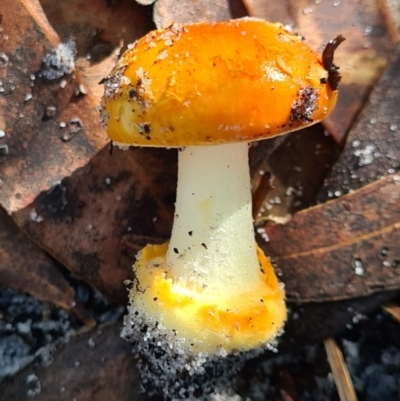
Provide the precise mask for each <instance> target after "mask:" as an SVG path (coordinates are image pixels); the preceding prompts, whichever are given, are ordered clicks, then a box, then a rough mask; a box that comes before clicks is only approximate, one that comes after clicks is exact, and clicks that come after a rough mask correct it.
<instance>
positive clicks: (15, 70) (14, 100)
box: [0, 1, 106, 213]
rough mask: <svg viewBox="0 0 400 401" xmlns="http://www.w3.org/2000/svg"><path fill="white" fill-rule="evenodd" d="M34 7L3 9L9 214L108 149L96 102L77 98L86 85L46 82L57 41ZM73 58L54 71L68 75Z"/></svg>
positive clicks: (0, 119)
mask: <svg viewBox="0 0 400 401" xmlns="http://www.w3.org/2000/svg"><path fill="white" fill-rule="evenodd" d="M25 4H29V5H30V8H26V7H25ZM34 4H35V2H28V1H24V2H21V1H7V2H6V4H5V6H4V7H3V9H2V11H3V15H4V16H3V24H2V28H3V29H2V32H1V33H0V41H1V43H2V50H3V52H4V54H5V55H6V57H7V60H8V61H7V65H5V66H3V68H1V69H0V74H1V81H2V85H1V87H2V92H1V93H0V125H1V129H2V130H3V131H4V133H5V135H4V137H3V138H0V141H1V145H2V146H4V148H3V149H5V150H4V151H3V152H0V178H1V180H2V187H1V191H0V204H1V205H2V206H3V207H4V208H5V209H6V210H7V212H8V213H13V212H16V211H18V210H19V209H21V208H24V207H26V206H27V205H28V204H29V203H30V202H32V200H33V199H34V198H35V197H36V196H37V194H38V193H40V192H41V191H43V190H48V189H49V188H51V187H52V186H53V185H56V184H57V183H58V182H59V181H60V180H61V179H62V178H63V177H65V176H66V175H69V174H71V173H72V172H73V171H75V170H76V169H78V168H79V167H82V166H83V165H85V164H86V163H87V161H88V160H89V159H90V158H91V157H92V156H93V155H94V154H95V153H96V152H97V151H98V150H100V149H101V148H102V147H103V146H104V145H105V144H106V135H105V134H104V132H103V131H102V129H101V127H100V124H99V122H98V113H97V111H96V110H95V104H94V102H93V100H92V98H91V97H90V96H76V95H75V93H76V89H77V88H78V87H79V85H80V84H81V83H82V82H81V81H80V78H79V77H78V75H77V74H76V73H75V74H69V75H68V74H67V75H64V76H63V77H61V78H58V79H54V80H48V79H46V78H44V77H43V76H42V75H43V74H41V69H42V67H43V65H42V60H43V59H44V58H45V56H46V54H49V52H51V51H52V50H53V49H54V43H53V42H54V37H57V35H56V34H55V33H54V31H53V30H52V29H51V27H50V26H47V25H45V27H43V26H42V25H39V24H38V21H39V22H40V23H45V21H44V22H43V18H44V17H43V18H39V17H38V16H41V14H40V12H39V11H38V9H35V10H36V11H35V13H36V14H31V11H32V10H31V6H32V5H34ZM35 16H36V18H34V17H35ZM15 21H18V23H15ZM27 32H29V35H27V34H26V33H27ZM47 32H50V33H49V35H47ZM44 34H46V35H47V36H51V38H52V40H51V41H50V40H48V39H47V36H44ZM64 49H65V47H64ZM63 52H64V53H63ZM70 54H71V53H68V52H65V51H64V50H62V49H59V53H58V56H57V60H53V62H52V63H53V66H52V67H50V68H55V64H56V61H57V62H58V66H57V67H60V69H61V70H62V66H63V63H66V62H68V63H70V62H71V60H66V59H65V57H66V56H69V55H70ZM77 125H78V127H77ZM76 128H79V130H75V129H76ZM70 130H75V131H74V132H75V135H74V136H73V138H72V137H71V140H69V141H68V142H67V141H65V140H64V139H63V138H64V135H65V134H69V133H70Z"/></svg>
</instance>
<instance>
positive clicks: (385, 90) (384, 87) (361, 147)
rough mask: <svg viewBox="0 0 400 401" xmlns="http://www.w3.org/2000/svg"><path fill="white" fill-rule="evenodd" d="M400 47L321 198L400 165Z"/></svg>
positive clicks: (355, 127) (348, 141)
mask: <svg viewBox="0 0 400 401" xmlns="http://www.w3.org/2000/svg"><path fill="white" fill-rule="evenodd" d="M399 70H400V48H398V49H397V51H396V52H395V54H394V55H393V58H392V60H391V61H390V63H389V65H388V67H387V69H386V70H385V72H384V74H383V75H382V78H381V80H380V81H379V82H378V84H377V85H376V87H375V89H374V91H373V92H372V94H371V96H370V98H369V100H368V103H367V104H366V105H365V107H364V109H363V111H362V112H361V114H360V116H359V118H358V120H357V122H356V124H355V125H354V127H353V128H352V130H351V132H350V134H349V137H348V138H347V142H346V147H345V149H344V151H343V152H342V153H341V155H340V157H339V159H338V161H337V163H336V164H335V166H334V168H333V169H332V170H331V171H330V173H329V174H328V177H327V179H326V180H325V185H324V187H323V188H322V190H321V192H320V194H319V200H320V201H324V200H326V199H329V198H332V197H334V196H337V195H336V194H338V195H340V194H342V193H347V192H348V191H350V190H355V189H357V188H360V187H362V186H363V185H366V184H368V183H371V182H373V181H374V180H377V179H379V178H380V177H382V176H384V175H387V174H393V173H395V172H397V171H399V168H400V162H399V160H400V113H399V104H400V75H399Z"/></svg>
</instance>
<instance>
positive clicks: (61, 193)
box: [13, 148, 176, 303]
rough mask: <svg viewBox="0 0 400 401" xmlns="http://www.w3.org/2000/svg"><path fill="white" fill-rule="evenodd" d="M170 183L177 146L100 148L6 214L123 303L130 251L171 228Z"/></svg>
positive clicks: (163, 235) (172, 190) (172, 184)
mask: <svg viewBox="0 0 400 401" xmlns="http://www.w3.org/2000/svg"><path fill="white" fill-rule="evenodd" d="M175 186H176V151H172V150H171V151H167V150H163V149H159V150H157V149H140V148H132V149H130V150H127V151H122V150H119V149H114V151H113V154H112V155H110V152H109V149H108V148H105V149H103V150H102V151H101V152H99V153H98V154H96V155H95V156H93V157H92V158H91V160H90V161H89V162H88V163H87V164H86V166H84V167H83V168H81V169H79V170H77V171H76V172H74V173H73V174H72V175H70V176H68V177H66V178H65V179H63V180H62V181H61V182H60V183H59V184H58V185H56V186H54V187H53V188H52V189H50V190H48V191H44V192H42V193H40V194H39V195H38V196H37V197H36V199H35V200H34V202H33V203H32V204H31V205H29V206H28V207H26V208H25V209H21V210H19V211H18V212H16V213H14V216H13V217H14V219H15V220H16V221H17V223H18V224H19V225H20V226H22V227H24V229H25V230H26V231H27V232H28V233H29V235H30V236H31V237H32V238H34V239H35V241H37V242H38V243H40V244H41V246H42V247H44V248H46V249H48V251H49V252H50V253H51V254H53V255H54V256H55V257H56V258H57V259H58V260H59V261H61V262H62V263H63V264H64V265H65V266H67V267H68V268H69V269H70V270H71V271H72V272H73V274H74V275H75V276H77V277H79V278H81V279H83V280H85V281H87V282H89V283H90V284H91V285H93V286H95V287H96V288H97V289H99V290H100V291H101V292H102V293H103V294H105V295H106V296H107V297H108V298H109V299H111V300H113V301H115V302H121V303H125V302H126V296H127V291H126V289H125V285H124V280H126V279H128V278H131V276H132V264H133V262H134V260H135V253H136V251H137V250H139V248H140V247H142V246H144V245H145V243H144V241H146V238H148V237H151V238H152V241H150V242H157V241H158V242H160V241H161V239H162V238H168V237H169V235H170V230H171V225H172V217H173V203H174V199H175ZM32 210H35V211H36V213H37V214H38V216H40V219H41V221H40V223H38V222H37V221H32V219H31V218H30V214H31V211H32ZM157 238H161V239H160V240H157Z"/></svg>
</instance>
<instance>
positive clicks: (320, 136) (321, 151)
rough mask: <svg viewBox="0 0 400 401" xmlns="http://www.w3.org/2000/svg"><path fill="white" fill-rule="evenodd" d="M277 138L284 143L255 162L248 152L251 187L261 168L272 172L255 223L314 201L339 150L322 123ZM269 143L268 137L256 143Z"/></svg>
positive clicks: (274, 217)
mask: <svg viewBox="0 0 400 401" xmlns="http://www.w3.org/2000/svg"><path fill="white" fill-rule="evenodd" d="M278 139H281V140H283V143H282V144H281V145H280V146H279V147H278V148H277V149H276V150H275V151H274V152H273V153H272V154H271V157H264V158H263V159H262V160H261V161H260V162H259V163H258V164H257V165H256V166H255V165H254V159H256V158H255V157H254V156H257V155H256V154H255V152H253V153H250V157H251V160H252V163H251V164H253V165H254V170H253V175H252V177H253V178H252V181H253V187H254V188H257V185H258V182H259V180H260V177H261V176H262V174H264V172H268V173H271V174H272V177H273V178H272V187H273V189H272V190H271V191H269V193H268V194H267V196H266V197H265V198H264V199H262V200H263V202H262V204H261V208H260V209H259V213H258V216H257V217H256V219H255V224H256V226H258V225H260V224H261V223H262V222H263V221H269V220H271V221H277V220H280V219H287V218H288V215H291V214H293V213H295V212H297V211H299V210H302V209H305V208H307V207H309V206H310V205H312V204H314V199H315V195H316V194H317V193H318V190H319V188H320V187H321V185H322V183H323V181H324V178H325V177H326V174H327V172H328V171H329V169H330V168H331V167H332V165H333V164H334V162H335V161H336V159H337V157H338V154H339V147H338V146H337V145H336V143H335V142H334V140H333V139H332V138H331V137H330V136H327V135H324V129H323V127H322V125H321V124H316V125H313V126H311V127H308V128H306V129H303V130H300V131H296V132H292V133H290V134H288V135H286V136H282V137H278ZM268 143H269V140H267V141H261V142H260V143H259V146H265V145H264V144H266V145H267V144H268ZM254 196H256V194H254ZM255 202H256V203H257V200H256V199H255ZM259 203H261V202H259Z"/></svg>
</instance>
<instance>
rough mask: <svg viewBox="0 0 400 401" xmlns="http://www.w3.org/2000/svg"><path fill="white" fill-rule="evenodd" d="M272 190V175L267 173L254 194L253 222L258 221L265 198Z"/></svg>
mask: <svg viewBox="0 0 400 401" xmlns="http://www.w3.org/2000/svg"><path fill="white" fill-rule="evenodd" d="M271 189H272V185H271V174H270V173H268V172H267V173H265V174H263V175H262V176H261V179H260V183H259V184H258V187H257V188H256V190H255V191H254V192H253V220H254V221H256V219H257V216H258V214H259V213H260V210H261V208H262V206H263V204H264V202H265V198H266V197H267V195H268V194H269V192H270V191H271Z"/></svg>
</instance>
